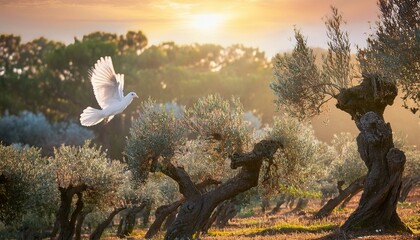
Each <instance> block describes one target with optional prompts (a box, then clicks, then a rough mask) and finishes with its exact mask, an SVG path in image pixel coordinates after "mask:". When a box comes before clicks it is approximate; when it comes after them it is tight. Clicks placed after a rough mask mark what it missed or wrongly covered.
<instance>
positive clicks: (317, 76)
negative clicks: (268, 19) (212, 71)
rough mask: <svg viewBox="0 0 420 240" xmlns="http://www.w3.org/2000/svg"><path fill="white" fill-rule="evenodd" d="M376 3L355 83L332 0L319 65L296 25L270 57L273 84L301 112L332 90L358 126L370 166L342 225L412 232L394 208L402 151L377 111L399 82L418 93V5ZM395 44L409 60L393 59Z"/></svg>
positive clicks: (312, 109)
mask: <svg viewBox="0 0 420 240" xmlns="http://www.w3.org/2000/svg"><path fill="white" fill-rule="evenodd" d="M379 7H380V10H381V16H380V19H379V22H378V23H377V31H376V33H375V34H373V35H372V36H370V37H369V39H368V47H367V48H366V49H362V50H360V51H359V59H360V66H361V70H362V74H361V75H362V78H361V79H360V82H359V84H358V85H355V86H353V84H354V83H355V82H356V81H355V80H356V79H355V76H356V75H355V72H354V70H353V69H354V68H353V67H352V64H351V61H350V57H351V55H350V43H349V39H348V34H347V33H346V32H343V31H342V30H341V25H342V24H343V20H342V17H341V15H340V14H339V13H338V11H337V9H335V8H332V9H333V11H332V12H333V14H332V16H331V17H329V18H327V20H326V26H327V36H328V37H329V39H330V40H329V42H328V53H327V55H326V56H324V58H323V66H322V68H321V69H318V68H317V67H316V66H315V65H314V61H313V59H314V55H313V52H312V51H311V50H310V49H309V48H308V47H307V46H306V40H305V39H304V37H303V36H302V34H301V33H300V32H299V31H295V32H296V40H297V44H296V46H295V48H294V50H293V52H292V54H291V56H282V55H277V56H276V57H275V58H274V72H275V77H276V79H275V81H274V82H273V83H272V85H271V87H272V89H273V90H274V92H275V93H276V95H277V97H278V103H280V104H284V103H286V104H287V106H286V107H285V108H286V109H287V110H289V111H290V112H291V113H292V114H293V113H296V114H298V116H299V117H301V118H305V117H309V116H312V115H315V114H318V113H319V112H320V111H321V110H322V108H321V107H322V106H323V104H324V103H325V102H326V101H327V100H329V99H332V98H334V99H336V100H337V104H336V107H337V108H339V109H341V110H343V111H345V112H347V113H349V114H350V115H351V117H352V119H353V120H354V121H355V123H356V126H357V127H358V129H359V130H360V134H359V135H358V137H357V140H356V141H357V146H358V152H359V153H360V155H361V158H362V160H363V161H364V163H365V164H366V166H367V168H368V174H367V179H366V181H365V184H364V192H363V195H362V197H361V199H360V202H359V207H358V208H357V209H356V210H355V212H354V213H353V214H352V215H351V216H350V217H349V218H348V220H347V221H346V222H345V223H344V225H343V226H342V227H341V230H343V232H344V233H346V232H351V231H355V232H358V231H361V232H362V233H363V232H364V231H365V230H368V231H369V230H371V231H375V230H377V231H375V232H380V233H383V232H400V231H403V232H411V230H410V229H409V228H408V227H407V226H406V225H405V224H404V223H403V222H402V221H401V220H400V218H399V216H398V214H397V212H396V207H397V204H396V203H397V201H396V199H397V198H398V196H399V191H400V184H401V178H402V171H403V169H404V163H405V159H406V157H405V155H404V152H402V151H401V150H399V149H397V148H395V147H394V143H393V139H392V130H391V126H390V124H388V123H386V122H385V120H384V118H383V113H384V110H385V108H386V106H388V105H391V104H393V101H394V99H395V97H396V96H397V92H398V87H401V89H402V90H403V92H404V93H406V94H409V95H410V94H411V90H414V92H415V94H418V74H419V69H420V68H418V59H419V54H418V53H419V52H420V51H418V46H419V44H418V39H419V38H418V26H419V7H420V6H419V4H418V2H417V1H415V0H414V1H400V0H380V1H379ZM395 44H398V45H399V46H404V47H403V48H405V47H407V49H405V50H404V56H407V58H408V59H411V60H412V61H410V62H408V63H407V62H406V61H405V60H401V61H400V60H398V59H399V57H400V56H402V55H400V52H399V50H398V49H400V48H394V46H395ZM416 66H417V67H416ZM385 69H386V71H385ZM390 72H391V73H390ZM416 76H417V77H416ZM416 89H417V90H416ZM415 97H418V96H417V95H416V96H415Z"/></svg>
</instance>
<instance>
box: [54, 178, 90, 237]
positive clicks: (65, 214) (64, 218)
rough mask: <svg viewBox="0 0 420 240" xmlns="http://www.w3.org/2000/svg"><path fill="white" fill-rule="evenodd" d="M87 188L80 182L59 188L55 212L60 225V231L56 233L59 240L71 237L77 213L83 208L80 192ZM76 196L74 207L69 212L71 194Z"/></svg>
mask: <svg viewBox="0 0 420 240" xmlns="http://www.w3.org/2000/svg"><path fill="white" fill-rule="evenodd" d="M86 189H87V186H86V185H84V184H82V185H79V186H76V187H72V186H70V187H68V188H59V190H60V198H61V201H60V208H59V210H58V213H57V220H58V223H59V225H60V232H59V234H58V239H59V240H70V239H72V238H73V235H74V233H75V228H76V220H77V217H78V215H79V214H80V213H81V211H82V210H83V205H84V204H83V195H82V192H83V191H85V190H86ZM74 195H76V196H77V202H76V208H75V209H74V210H73V212H71V204H72V199H73V196H74Z"/></svg>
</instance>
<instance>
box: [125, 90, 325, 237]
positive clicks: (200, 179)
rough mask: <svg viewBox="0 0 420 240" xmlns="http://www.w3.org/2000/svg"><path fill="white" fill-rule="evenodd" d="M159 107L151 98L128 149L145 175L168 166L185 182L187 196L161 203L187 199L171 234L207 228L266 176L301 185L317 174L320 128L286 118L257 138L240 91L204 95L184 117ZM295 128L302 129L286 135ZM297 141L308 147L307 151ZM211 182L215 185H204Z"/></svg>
mask: <svg viewBox="0 0 420 240" xmlns="http://www.w3.org/2000/svg"><path fill="white" fill-rule="evenodd" d="M154 106H155V103H154V102H153V101H152V100H149V101H147V102H144V103H143V106H142V110H141V111H140V115H139V117H138V118H137V119H135V120H134V122H133V125H132V127H131V130H130V135H129V137H128V139H127V147H126V150H125V154H126V156H127V163H128V165H129V166H130V169H131V171H133V172H134V175H135V176H137V179H138V180H145V179H147V177H148V174H149V172H160V173H163V174H164V175H166V176H168V177H169V178H171V179H173V180H174V181H175V182H176V183H177V184H178V189H179V192H180V193H181V194H182V196H183V198H182V199H180V200H179V201H177V202H174V205H167V206H165V208H162V209H160V210H161V211H166V209H171V208H172V207H174V208H175V209H176V208H178V206H180V208H179V211H178V215H177V217H176V219H175V220H174V222H173V224H172V225H171V226H170V227H169V228H168V230H167V232H166V236H165V238H166V239H175V238H186V239H190V238H192V236H193V235H194V234H199V232H200V231H205V230H206V229H208V227H209V225H208V224H209V223H210V224H211V223H212V222H213V221H212V219H210V218H211V215H212V213H213V212H214V211H215V209H216V208H217V207H218V206H221V204H222V203H223V202H225V201H226V200H230V199H232V198H234V197H235V196H237V195H238V194H240V193H242V192H245V191H247V190H249V189H251V188H253V187H255V186H257V185H258V184H259V183H261V184H264V185H265V186H266V188H267V189H268V188H278V187H279V184H281V183H287V182H289V183H290V182H292V180H293V181H294V183H295V184H299V183H301V182H302V181H301V180H302V179H309V178H310V176H311V173H312V172H311V171H309V170H308V171H306V169H307V166H306V165H305V164H306V163H305V161H308V164H310V163H311V162H313V161H314V158H313V156H314V152H316V151H317V148H318V147H319V146H318V145H317V144H316V143H309V142H310V141H311V140H313V138H308V137H307V136H306V135H305V134H307V133H308V134H313V132H312V130H311V129H310V128H307V127H302V125H299V124H298V121H297V120H293V121H292V120H284V121H282V120H281V119H280V118H278V119H276V120H275V121H276V122H277V123H275V124H274V125H273V127H272V128H271V129H270V130H269V131H267V134H259V135H258V136H259V137H258V138H254V137H253V135H254V134H253V131H252V129H253V128H250V127H249V122H248V121H244V116H243V110H242V106H241V104H240V102H239V101H238V100H237V99H235V98H233V99H232V100H231V101H227V100H224V99H222V98H221V97H220V96H218V95H210V96H208V97H205V98H202V99H199V100H198V101H197V103H195V104H194V105H192V106H191V107H189V108H187V109H186V113H185V114H184V116H183V117H182V118H176V117H175V116H174V115H173V114H172V113H171V112H168V111H160V110H158V109H156V108H155V107H154ZM288 121H290V122H288ZM289 123H290V124H289ZM285 124H286V125H287V124H289V125H288V126H284V125H285ZM291 131H294V133H295V134H293V133H290V137H288V136H283V134H284V132H291ZM305 142H308V143H305ZM297 144H301V145H302V144H303V145H304V144H307V146H308V147H307V148H305V149H304V150H305V151H299V146H296V145H297ZM286 159H289V160H286ZM228 160H230V161H228ZM288 161H290V162H288ZM229 162H230V165H229V166H228V165H227V164H226V163H229ZM300 174H302V176H301V177H300V178H297V177H298V176H299V175H300ZM296 179H298V180H299V181H298V180H296ZM205 183H213V184H212V185H211V186H208V187H205V189H203V188H202V187H203V186H204V185H205ZM176 204H178V205H176ZM157 212H158V210H157ZM213 216H214V215H213ZM196 236H197V235H196ZM146 237H148V236H146Z"/></svg>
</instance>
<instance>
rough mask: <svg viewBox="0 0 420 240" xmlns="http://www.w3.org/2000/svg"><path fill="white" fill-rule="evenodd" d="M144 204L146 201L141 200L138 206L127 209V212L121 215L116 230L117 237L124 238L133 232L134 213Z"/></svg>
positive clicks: (134, 223) (142, 207)
mask: <svg viewBox="0 0 420 240" xmlns="http://www.w3.org/2000/svg"><path fill="white" fill-rule="evenodd" d="M145 206H146V203H145V202H142V203H141V204H140V205H139V206H135V207H132V208H129V209H127V214H126V215H125V216H121V221H120V224H119V226H118V232H117V236H118V237H120V238H124V237H125V236H128V235H130V234H131V233H132V232H133V229H134V225H136V215H137V213H139V212H140V211H141V210H143V209H144V207H145ZM121 211H122V210H121Z"/></svg>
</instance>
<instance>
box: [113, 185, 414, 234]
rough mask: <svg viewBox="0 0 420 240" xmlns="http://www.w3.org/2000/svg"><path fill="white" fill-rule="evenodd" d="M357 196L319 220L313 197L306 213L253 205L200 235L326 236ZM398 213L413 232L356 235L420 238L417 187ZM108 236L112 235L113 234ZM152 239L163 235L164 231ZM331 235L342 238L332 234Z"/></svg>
mask: <svg viewBox="0 0 420 240" xmlns="http://www.w3.org/2000/svg"><path fill="white" fill-rule="evenodd" d="M358 201H359V196H357V197H355V198H354V199H353V200H352V201H351V202H350V203H349V204H348V205H347V207H346V208H345V209H342V210H339V211H335V212H334V213H333V214H332V215H331V216H329V217H327V218H325V219H322V220H313V219H312V215H313V214H314V213H315V212H316V211H317V210H318V209H319V208H320V207H319V202H317V201H313V202H311V203H310V204H309V206H308V208H307V209H305V213H304V214H303V213H302V214H300V215H296V214H293V215H291V214H288V212H289V211H290V209H282V210H281V212H279V213H278V214H276V215H271V216H267V215H265V214H262V213H259V212H258V211H259V209H254V211H255V212H256V214H255V215H254V216H252V217H246V218H235V219H233V220H232V221H231V222H230V224H229V225H228V226H227V227H226V228H223V229H216V228H212V229H210V231H209V233H208V234H206V235H202V236H201V237H200V239H203V240H210V239H218V240H219V239H220V240H241V239H264V240H268V239H273V240H274V239H325V237H326V236H328V235H329V234H331V233H333V232H335V231H336V230H337V229H338V227H339V226H340V225H341V224H343V223H344V221H345V220H346V219H347V217H348V216H349V215H350V213H351V212H352V211H353V210H354V209H355V208H356V207H357V204H358ZM398 214H399V216H400V217H401V219H402V220H403V222H405V223H406V224H407V225H408V226H409V227H410V228H411V229H412V230H413V231H414V232H415V234H414V235H409V234H404V235H380V236H378V235H372V236H364V237H358V238H357V239H387V240H391V239H417V240H420V187H419V188H417V189H415V190H414V191H412V193H411V194H410V195H409V197H408V199H407V201H406V202H405V203H402V204H399V205H398ZM146 231H147V229H136V230H135V231H134V233H133V236H132V237H131V239H142V238H143V236H144V235H145V233H146ZM107 239H114V238H112V237H110V238H107ZM154 239H163V233H161V234H160V235H158V236H157V237H155V238H154ZM330 239H343V238H342V237H333V238H330Z"/></svg>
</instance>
